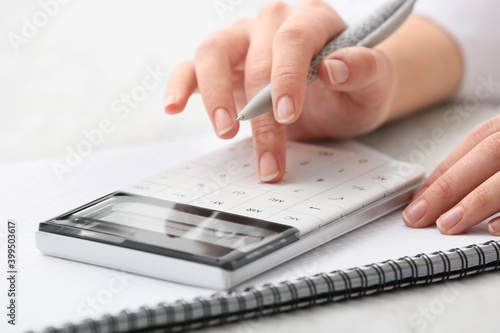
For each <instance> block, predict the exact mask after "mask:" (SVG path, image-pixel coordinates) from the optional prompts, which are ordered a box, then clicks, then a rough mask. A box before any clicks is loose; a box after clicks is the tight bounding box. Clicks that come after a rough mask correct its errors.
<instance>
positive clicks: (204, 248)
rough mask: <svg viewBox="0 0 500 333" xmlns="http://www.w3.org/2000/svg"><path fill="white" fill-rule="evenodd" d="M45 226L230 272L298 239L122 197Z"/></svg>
mask: <svg viewBox="0 0 500 333" xmlns="http://www.w3.org/2000/svg"><path fill="white" fill-rule="evenodd" d="M47 224H48V225H46V230H45V231H49V232H50V231H52V232H56V233H60V234H65V235H67V236H73V237H78V238H84V239H89V240H94V241H98V242H105V243H111V244H113V245H117V246H124V247H128V248H133V249H137V250H141V251H146V252H152V253H156V254H161V255H168V256H173V257H177V258H182V259H187V260H193V261H199V262H205V263H207V264H213V265H219V266H223V265H226V266H229V267H230V268H236V267H235V266H239V265H241V264H244V263H246V262H248V260H249V259H250V258H254V257H260V256H262V255H264V254H265V253H268V252H270V251H274V250H275V249H277V248H280V247H282V246H284V245H285V244H287V243H289V242H292V241H295V240H297V239H298V238H297V230H296V229H295V228H292V227H289V226H285V225H281V224H277V223H272V222H267V221H262V220H257V219H252V218H248V217H243V216H237V215H233V214H229V213H225V212H218V211H214V210H210V209H205V208H200V207H195V206H189V205H185V204H178V203H173V202H170V201H165V200H160V199H155V198H150V197H143V196H137V195H129V194H125V193H115V194H114V195H110V196H107V197H104V198H101V199H99V200H97V201H95V202H93V203H90V204H88V205H86V206H83V207H80V208H78V209H76V210H75V211H73V212H70V213H68V214H65V215H63V216H61V217H58V218H56V219H54V220H51V221H49V222H47ZM55 226H58V227H59V228H58V229H55V228H54V227H55ZM242 261H243V262H242Z"/></svg>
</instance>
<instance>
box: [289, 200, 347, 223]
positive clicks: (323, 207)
mask: <svg viewBox="0 0 500 333" xmlns="http://www.w3.org/2000/svg"><path fill="white" fill-rule="evenodd" d="M288 210H289V211H293V212H299V213H304V214H307V215H312V216H316V217H317V218H319V219H320V220H321V223H320V225H321V226H324V225H326V224H329V223H331V222H333V221H334V220H336V219H338V218H340V217H341V216H342V213H343V212H344V211H343V209H342V208H340V207H338V206H335V205H333V204H326V203H323V202H318V201H312V200H307V201H303V202H301V203H299V204H297V205H294V206H292V207H290V208H288Z"/></svg>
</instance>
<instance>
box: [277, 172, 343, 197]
mask: <svg viewBox="0 0 500 333" xmlns="http://www.w3.org/2000/svg"><path fill="white" fill-rule="evenodd" d="M321 179H322V178H321V177H319V178H318V179H316V180H314V181H313V183H308V182H306V181H297V182H290V183H288V184H286V185H283V186H281V187H278V188H277V189H275V190H273V191H272V193H280V194H284V195H288V196H291V197H296V198H301V199H303V200H305V199H309V198H310V197H312V196H315V195H318V194H320V193H322V192H325V191H326V190H328V189H330V188H332V187H334V186H335V185H338V184H336V183H334V184H333V185H332V183H329V182H326V181H321Z"/></svg>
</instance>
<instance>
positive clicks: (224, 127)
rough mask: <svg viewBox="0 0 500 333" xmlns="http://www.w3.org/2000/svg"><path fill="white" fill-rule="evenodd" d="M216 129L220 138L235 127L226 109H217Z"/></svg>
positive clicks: (215, 117)
mask: <svg viewBox="0 0 500 333" xmlns="http://www.w3.org/2000/svg"><path fill="white" fill-rule="evenodd" d="M214 121H215V127H217V133H218V134H219V136H221V135H224V134H226V133H227V132H229V131H230V130H231V129H232V128H233V126H234V119H233V117H231V116H230V115H229V112H227V111H226V110H224V109H217V110H215V113H214Z"/></svg>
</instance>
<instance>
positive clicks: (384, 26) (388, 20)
mask: <svg viewBox="0 0 500 333" xmlns="http://www.w3.org/2000/svg"><path fill="white" fill-rule="evenodd" d="M415 2H416V0H391V1H389V2H388V3H387V4H385V5H384V6H382V7H381V8H379V9H378V10H376V11H375V12H374V13H373V14H372V15H370V16H369V17H368V18H367V19H365V20H363V21H362V22H361V23H358V24H356V25H353V26H352V27H349V28H347V29H346V30H344V31H343V32H342V33H341V34H340V35H338V36H337V37H335V38H333V39H332V40H331V41H329V42H328V43H326V45H325V47H324V48H323V49H322V50H321V51H320V52H319V53H318V54H317V55H316V56H315V57H314V58H313V59H312V61H311V67H310V68H309V74H308V76H307V84H310V83H311V82H313V81H314V80H316V79H317V78H318V71H319V64H320V63H321V60H323V58H324V57H325V56H327V55H328V54H330V53H332V52H333V51H335V50H338V49H341V48H344V47H351V46H365V47H373V46H375V45H377V44H379V43H380V42H382V41H383V40H384V39H386V38H387V37H389V36H390V35H391V34H392V33H393V32H394V31H396V30H397V29H398V28H399V27H400V26H401V24H403V22H404V21H405V20H406V19H407V18H408V16H410V14H411V11H412V9H413V6H414V4H415ZM272 109H273V101H272V98H271V85H268V86H267V87H265V88H264V89H262V90H261V91H260V92H259V93H258V94H257V95H256V96H255V97H254V98H253V99H252V100H251V101H250V102H248V104H247V105H246V106H245V107H244V108H243V110H242V111H241V113H240V115H239V116H238V118H236V120H238V121H240V120H249V119H252V118H255V117H257V116H260V115H261V114H264V113H266V112H268V111H271V110H272Z"/></svg>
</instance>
